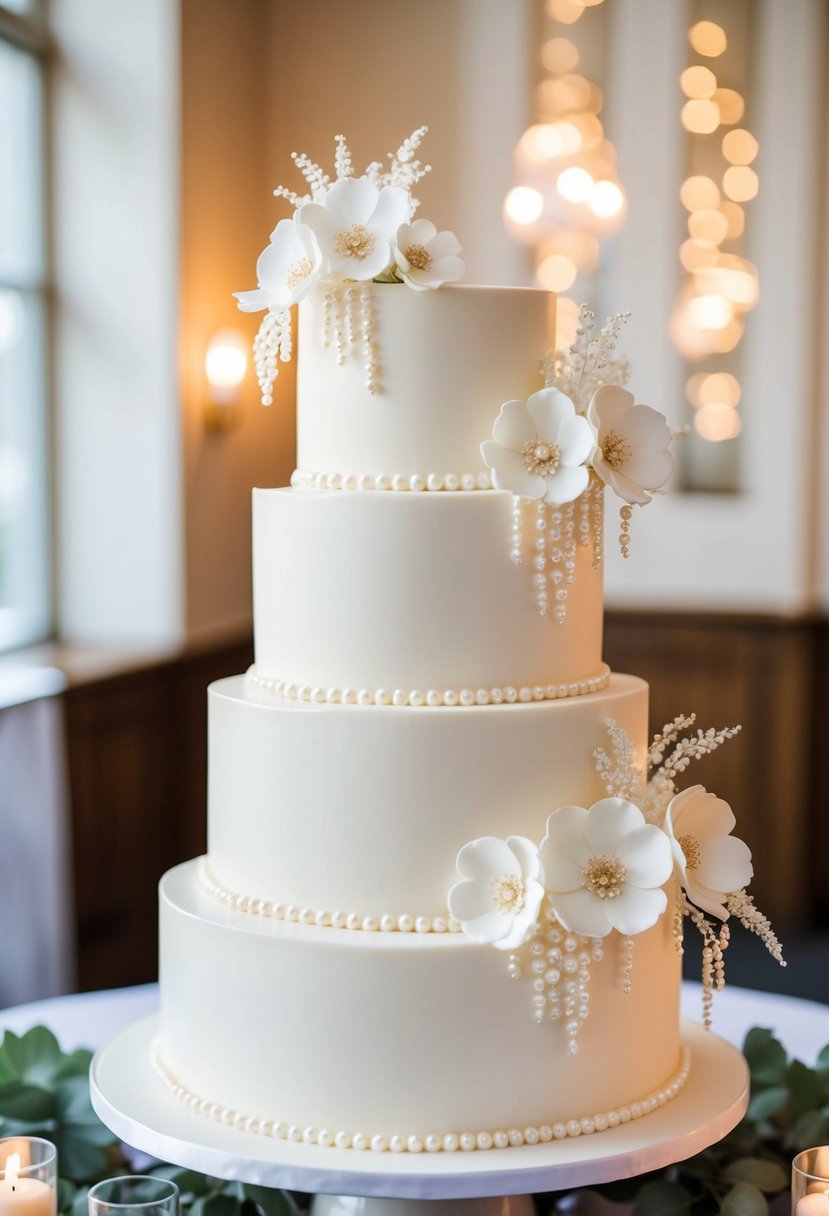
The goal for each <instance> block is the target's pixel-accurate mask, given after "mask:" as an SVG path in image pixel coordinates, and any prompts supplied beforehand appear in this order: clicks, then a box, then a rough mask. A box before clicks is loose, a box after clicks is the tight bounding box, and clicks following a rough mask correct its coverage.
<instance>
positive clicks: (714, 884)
mask: <svg viewBox="0 0 829 1216" xmlns="http://www.w3.org/2000/svg"><path fill="white" fill-rule="evenodd" d="M736 822H737V821H736V819H735V818H734V812H733V811H732V810H731V807H730V806H729V805H728V803H727V802H723V800H722V798H717V797H716V795H714V794H709V793H708V791H707V790H706V789H705V787H704V786H702V785H692V786H691V787H690V788H689V789H687V790H682V792H681V793H679V794H677V795H676V797H674V798H672V799H671V802H670V804H669V806H668V810H667V812H666V815H665V832H666V833H667V836H668V839H669V840H670V842H671V849H672V851H673V856H674V864H675V867H676V872H677V874H678V876H679V880H680V882H681V883H682V885H683V887H684V888H685V891H686V894H687V895H688V898H689V899H690V900H691V902H692V903H695V904H696V905H697V907H699V908H702V910H703V912H708V913H710V914H711V915H712V916H717V917H719V919H720V920H727V919H728V909H727V908H726V901H727V899H728V896H729V895H730V894H732V893H733V892H735V891H742V890H743V889H744V888H745V887H747V886H748V884H749V883H750V882H751V879H752V876H753V874H754V869H753V867H752V864H751V851H750V849H749V847H748V845H747V844H746V843H745V842H744V841H742V840H740V839H739V838H738V837H736V836H732V835H731V833H732V831H733V830H734V827H735V825H736Z"/></svg>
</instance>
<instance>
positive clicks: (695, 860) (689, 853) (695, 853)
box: [676, 835, 702, 870]
mask: <svg viewBox="0 0 829 1216" xmlns="http://www.w3.org/2000/svg"><path fill="white" fill-rule="evenodd" d="M676 842H677V844H678V845H679V847H680V848H681V849H682V852H683V853H684V854H685V867H686V869H688V870H698V869H699V863H700V861H701V860H702V856H701V854H700V848H699V841H698V840H697V838H696V836H689V835H685V836H677V840H676Z"/></svg>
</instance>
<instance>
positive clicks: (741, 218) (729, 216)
mask: <svg viewBox="0 0 829 1216" xmlns="http://www.w3.org/2000/svg"><path fill="white" fill-rule="evenodd" d="M720 211H722V213H723V215H724V216H725V219H726V223H727V224H728V232H727V234H726V240H729V241H735V240H736V239H737V237H739V236H742V235H743V231H744V229H745V226H746V213H745V211H743V209H742V207H741V206H740V204H739V203H732V202H731V200H730V199H723V201H722V202H721V203H720Z"/></svg>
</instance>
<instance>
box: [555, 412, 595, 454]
mask: <svg viewBox="0 0 829 1216" xmlns="http://www.w3.org/2000/svg"><path fill="white" fill-rule="evenodd" d="M558 446H559V449H560V451H561V463H562V464H566V465H580V464H584V463H585V462H586V461H587V460H589V459H590V457H591V456H592V454H593V449H594V448H595V446H596V432H595V431H594V430H593V428H592V426H591V425H590V423H589V422H588V421H587V419H586V418H582V417H581V415H579V414H576V415H575V416H574V417H572V418H565V419H564V421H563V422H562V424H561V427H560V428H559V432H558Z"/></svg>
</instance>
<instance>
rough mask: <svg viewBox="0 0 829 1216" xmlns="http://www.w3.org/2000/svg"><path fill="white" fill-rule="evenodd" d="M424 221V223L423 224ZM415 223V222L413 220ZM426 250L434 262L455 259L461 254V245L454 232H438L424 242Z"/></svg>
mask: <svg viewBox="0 0 829 1216" xmlns="http://www.w3.org/2000/svg"><path fill="white" fill-rule="evenodd" d="M425 222H426V221H424V223H425ZM415 223H417V220H415ZM426 248H427V250H428V251H429V253H431V255H432V257H433V258H434V259H435V261H436V262H437V261H439V260H441V259H443V258H450V257H452V258H454V257H457V256H458V254H459V253H460V252H461V244H460V241H459V240H458V238H457V237H456V236H455V234H454V232H448V231H446V232H438V233H436V234H435V235H434V236H431V237H430V238H429V240H428V242H426Z"/></svg>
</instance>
